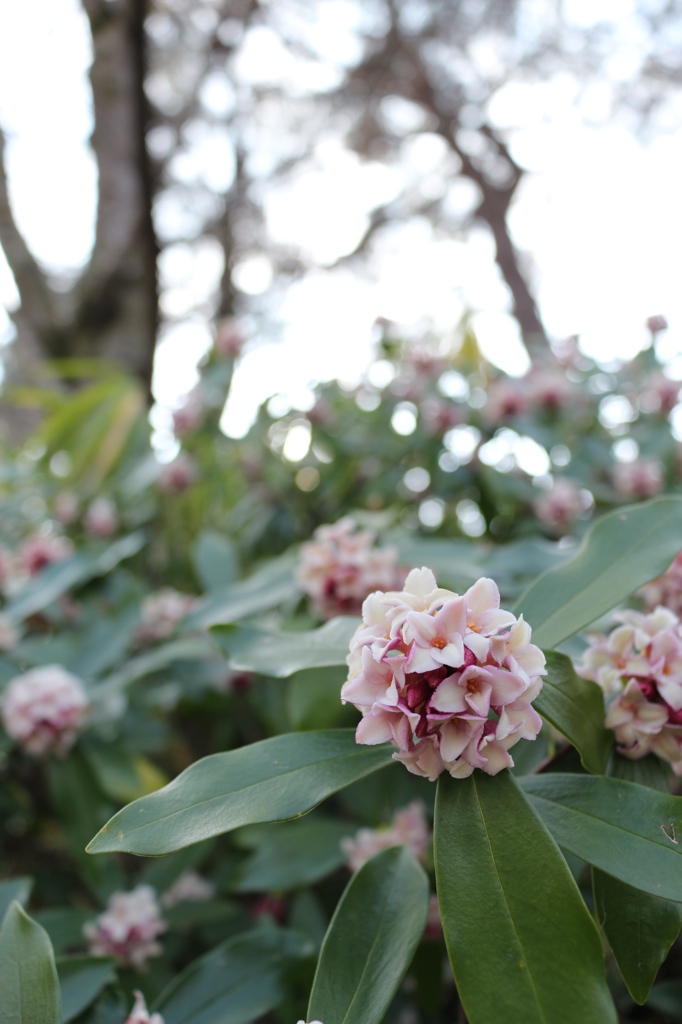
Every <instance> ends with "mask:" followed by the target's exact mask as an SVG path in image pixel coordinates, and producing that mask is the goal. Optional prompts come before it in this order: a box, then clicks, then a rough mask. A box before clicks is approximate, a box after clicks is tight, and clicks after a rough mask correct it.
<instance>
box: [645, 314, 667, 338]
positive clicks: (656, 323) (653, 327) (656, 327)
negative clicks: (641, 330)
mask: <svg viewBox="0 0 682 1024" xmlns="http://www.w3.org/2000/svg"><path fill="white" fill-rule="evenodd" d="M667 326H668V321H667V320H666V318H665V317H664V316H661V315H660V314H659V315H658V316H650V317H649V318H648V320H647V321H646V327H647V329H648V330H649V331H651V333H652V334H658V333H659V332H660V331H665V330H666V328H667Z"/></svg>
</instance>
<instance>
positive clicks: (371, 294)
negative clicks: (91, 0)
mask: <svg viewBox="0 0 682 1024" xmlns="http://www.w3.org/2000/svg"><path fill="white" fill-rule="evenodd" d="M603 3H606V5H607V7H608V4H609V0H603ZM603 3H602V5H603ZM572 4H573V7H575V10H576V17H578V16H580V10H581V9H582V8H581V3H580V2H579V0H572ZM583 7H584V4H583ZM593 9H594V4H593V3H592V2H591V3H590V11H591V12H592V16H594V11H593ZM583 13H584V12H583ZM254 59H257V55H256V58H254ZM88 60H89V41H88V35H87V30H86V25H85V19H84V17H83V15H82V11H81V10H80V5H79V3H78V2H77V0H22V2H21V3H17V2H16V0H0V123H2V125H3V127H4V129H5V131H6V132H7V134H8V136H9V139H10V145H9V147H8V170H9V176H10V185H11V189H12V196H13V201H14V205H15V209H16V216H17V220H18V223H19V226H20V228H21V230H22V231H23V232H24V234H25V237H26V238H27V240H28V242H29V244H30V246H31V248H32V250H33V251H34V253H35V254H36V255H37V256H38V258H39V259H40V261H41V262H42V263H43V264H44V265H45V266H47V267H53V268H55V269H60V270H62V271H63V270H64V269H68V268H71V269H73V270H74V271H75V270H76V269H77V268H78V267H79V266H81V265H82V264H83V262H84V261H85V260H86V259H87V257H88V253H89V250H90V247H91V244H92V234H93V224H94V211H95V201H96V172H95V167H94V163H93V160H92V158H91V155H90V153H89V150H88V145H87V138H88V134H89V131H90V128H91V121H90V113H89V109H88V91H87V85H86V76H87V66H88ZM574 93H575V87H574V85H573V84H572V83H571V80H570V79H569V78H567V77H564V78H560V79H557V80H555V81H554V82H553V83H551V84H549V85H548V86H546V87H538V86H534V87H533V88H532V89H530V88H528V87H523V86H510V87H508V89H507V90H505V92H503V93H502V94H501V95H500V96H499V97H498V99H497V100H496V106H495V109H494V113H495V117H496V119H497V121H498V122H499V123H501V124H505V125H508V126H509V127H510V128H514V127H515V126H516V125H517V124H523V125H524V127H523V128H522V129H517V130H515V132H514V134H513V136H512V138H513V148H514V153H515V155H516V157H517V159H519V160H520V162H522V164H523V165H524V166H526V167H528V168H529V169H530V170H531V172H532V173H530V174H529V175H528V178H527V180H526V181H525V182H524V185H523V188H522V189H521V192H520V194H519V197H518V200H517V202H516V205H515V207H514V210H513V213H512V228H513V232H514V236H515V239H516V241H517V243H518V245H519V246H520V247H521V248H522V249H524V250H526V251H527V252H528V253H529V254H530V255H531V257H532V261H533V264H534V265H535V267H536V278H535V290H536V294H537V296H538V299H539V304H540V307H541V310H542V314H543V318H544V321H545V323H546V325H547V327H548V330H549V331H550V333H551V334H552V335H554V336H556V337H562V336H566V335H568V334H576V333H577V334H580V335H581V337H582V344H583V348H584V349H585V350H586V351H587V352H589V353H590V354H593V355H596V356H598V357H599V358H602V359H610V358H615V357H627V356H629V355H633V354H634V353H635V352H636V351H637V350H638V349H639V347H640V346H641V345H642V343H643V342H644V340H645V337H646V334H645V330H644V328H643V323H644V320H645V319H646V318H647V317H648V316H650V315H652V314H655V313H662V314H664V315H665V316H666V317H667V319H668V321H669V323H670V331H669V334H668V340H667V343H666V350H667V353H668V354H669V356H670V357H671V358H675V357H678V359H676V363H677V366H676V367H675V369H676V370H678V375H680V376H682V288H680V280H681V279H682V273H681V272H682V247H680V244H679V239H680V238H681V237H682V203H680V200H679V182H680V180H682V133H681V132H679V131H678V132H676V133H675V134H669V135H664V136H660V137H658V138H657V139H655V140H654V141H653V142H651V143H650V144H649V145H648V146H646V147H645V146H643V145H642V144H641V143H640V142H638V141H637V140H635V139H634V138H633V137H632V136H631V135H629V134H628V132H627V131H626V130H625V129H624V128H623V127H610V128H606V129H599V130H597V129H594V128H589V127H585V126H584V124H582V123H581V120H580V118H579V116H578V113H577V112H576V110H575V107H574V104H573V100H574ZM600 102H601V100H600V96H599V95H598V93H595V95H594V97H593V104H594V109H595V114H597V113H598V108H599V103H600ZM548 115H549V116H548ZM427 148H428V147H427ZM414 158H415V160H416V161H422V165H423V169H424V173H426V172H427V171H428V162H429V159H430V158H431V157H430V156H429V153H428V152H426V151H422V152H417V153H415V154H414ZM318 163H319V164H320V167H319V168H318V169H317V170H315V171H311V174H310V176H309V177H308V178H307V179H306V180H305V181H304V182H302V183H300V184H299V185H298V186H297V187H296V188H293V189H290V190H289V191H288V192H287V193H286V194H285V195H283V196H282V197H281V198H279V199H278V198H275V199H273V200H272V201H271V203H270V208H269V214H270V218H271V222H272V227H273V231H274V232H275V233H276V234H277V235H278V236H279V237H280V238H282V239H283V240H285V239H286V238H288V237H295V238H297V239H298V240H299V241H300V240H301V239H303V240H304V242H305V244H306V246H307V247H308V248H309V250H310V251H311V252H314V253H316V254H317V255H318V256H321V257H326V258H329V257H333V256H334V255H335V254H336V253H342V252H343V251H346V250H347V249H348V248H350V247H351V246H352V243H353V239H354V237H355V234H353V232H355V233H356V234H357V233H359V231H360V230H361V229H362V222H361V219H359V215H358V213H357V204H358V199H359V197H361V202H364V203H365V205H366V208H369V207H370V206H371V204H372V202H373V201H374V200H375V198H376V197H377V196H380V195H385V194H386V191H387V190H388V191H390V188H391V182H390V181H389V180H387V178H386V173H387V172H380V171H378V170H377V169H376V168H372V167H369V168H367V167H365V168H362V167H360V166H359V164H358V162H357V160H356V159H355V158H354V157H353V156H352V155H350V154H345V153H343V152H341V151H340V148H339V147H338V145H336V146H335V145H334V143H333V142H332V143H330V144H329V145H328V146H326V148H324V149H323V150H322V152H321V158H320V160H319V161H318ZM358 225H359V226H358ZM490 253H491V242H490V240H489V238H488V236H487V235H486V234H485V233H484V232H480V233H477V234H474V236H473V237H472V238H471V240H470V241H469V242H468V243H467V244H466V245H465V244H463V243H462V242H455V241H441V242H439V243H437V244H434V242H433V238H432V235H431V232H430V230H429V229H428V228H427V226H426V225H423V226H422V227H420V225H419V224H416V225H413V226H412V227H411V228H410V233H409V237H405V233H404V232H403V233H402V234H400V233H398V234H396V236H395V238H393V239H389V240H388V241H387V242H385V243H384V245H383V252H382V257H381V258H382V262H381V274H380V278H379V280H378V282H374V281H371V282H370V281H363V280H361V279H359V278H358V277H356V276H355V275H353V274H352V273H350V272H349V271H338V272H335V273H333V274H331V273H324V272H319V273H316V274H314V275H310V276H309V277H308V278H307V279H306V280H305V281H304V282H303V283H301V284H300V285H297V286H295V287H294V288H292V289H290V291H289V292H288V293H287V294H286V296H285V297H284V298H283V300H282V307H281V316H282V321H283V330H282V337H281V338H280V339H279V340H278V341H277V342H273V343H267V344H260V345H259V344H258V339H257V338H254V339H253V341H252V343H251V346H252V347H251V348H250V350H249V351H248V353H247V355H246V356H245V358H244V359H243V361H242V363H241V365H240V367H239V371H238V378H237V380H236V381H235V386H234V388H233V395H232V399H231V402H230V406H229V408H228V413H227V417H226V427H227V428H228V430H229V432H230V433H241V432H243V431H244V430H245V429H246V427H247V426H248V423H249V421H250V419H251V417H252V416H253V414H254V412H255V409H256V407H257V405H258V404H259V403H260V402H261V401H262V400H263V399H264V398H266V397H267V396H268V395H271V394H274V393H276V392H284V393H286V394H288V395H290V396H291V397H292V401H294V402H295V401H296V400H297V397H298V399H299V400H300V401H301V402H304V401H305V389H306V386H307V385H308V384H309V383H310V382H311V381H315V380H324V379H329V378H331V377H337V376H338V377H341V378H344V379H351V378H354V377H357V376H358V375H359V374H360V373H361V372H362V371H363V369H364V368H365V367H366V365H367V362H368V360H369V357H370V351H371V350H370V335H371V325H372V323H373V321H374V320H375V318H376V316H377V315H382V316H385V317H388V318H390V319H393V320H396V321H397V322H399V323H401V324H405V325H408V326H412V327H413V328H414V329H415V330H416V329H417V328H418V327H419V325H422V326H424V327H426V328H428V327H432V328H434V329H435V331H437V332H442V333H447V331H448V330H449V329H451V328H452V325H453V324H454V323H456V321H457V319H458V317H459V316H460V314H461V312H462V311H463V310H464V309H465V308H472V309H474V310H477V311H478V313H477V316H476V319H475V321H474V323H475V326H476V328H477V330H478V333H479V337H480V341H481V344H482V347H483V349H484V351H485V352H486V354H487V355H489V357H490V358H492V359H493V360H494V361H495V362H497V363H498V364H499V365H501V366H502V367H503V368H504V369H506V370H508V371H509V372H511V373H517V374H519V373H522V372H523V371H524V370H525V369H526V365H527V364H526V360H525V356H524V353H523V351H522V350H521V348H520V346H519V343H518V340H517V332H516V329H515V326H514V322H513V321H512V320H511V319H510V317H509V316H508V315H507V314H506V312H505V309H506V303H507V296H506V290H505V288H504V287H503V286H502V285H501V282H500V280H499V277H498V275H497V273H496V271H495V270H494V268H493V265H492V261H491V257H490ZM215 274H216V261H215V258H214V254H212V253H211V252H210V251H209V250H207V251H206V252H205V253H203V254H201V257H200V259H199V260H195V259H192V260H190V259H188V258H187V255H186V253H185V254H183V250H182V246H179V247H174V249H173V250H172V251H169V253H168V255H167V258H166V262H165V265H164V264H162V280H165V281H166V283H167V289H166V292H165V295H164V303H165V304H166V305H167V308H169V309H171V310H174V311H176V312H177V311H181V310H182V309H183V308H184V306H185V305H191V300H192V298H193V296H194V295H195V294H196V292H197V290H199V291H200V290H201V289H202V287H203V288H205V287H206V284H207V282H210V281H211V280H212V278H214V277H215ZM241 283H242V284H243V286H244V288H245V290H251V291H252V292H253V293H258V292H259V291H260V290H262V289H263V287H264V286H267V284H268V269H267V267H266V266H263V265H260V264H258V262H255V263H253V265H251V266H248V265H247V266H245V267H243V268H242V282H241ZM16 301H17V296H16V290H15V288H14V285H13V282H12V278H11V274H9V271H8V269H7V267H6V265H5V264H4V261H3V260H2V259H1V257H0V334H1V333H2V331H3V329H4V330H5V331H6V329H7V318H6V316H5V314H4V312H3V309H2V306H5V307H7V308H8V309H10V310H11V309H12V308H13V307H14V306H15V305H16ZM208 343H209V340H208V333H207V329H206V326H205V325H204V324H202V323H199V322H197V321H193V320H192V319H191V318H190V319H189V320H188V321H186V322H185V323H183V324H180V325H179V326H177V327H175V328H174V329H173V330H172V331H169V332H168V334H167V336H166V338H165V340H164V342H163V344H162V345H161V347H160V351H159V354H158V359H157V370H156V377H155V391H156V395H157V399H158V400H159V402H160V404H161V405H172V404H173V403H174V402H175V401H176V400H177V398H178V395H179V394H180V393H181V392H183V391H185V390H186V388H187V383H188V380H189V379H191V377H192V374H193V372H194V367H195V365H196V361H197V359H198V358H199V357H200V355H201V354H202V352H203V351H204V350H205V349H206V346H207V345H208Z"/></svg>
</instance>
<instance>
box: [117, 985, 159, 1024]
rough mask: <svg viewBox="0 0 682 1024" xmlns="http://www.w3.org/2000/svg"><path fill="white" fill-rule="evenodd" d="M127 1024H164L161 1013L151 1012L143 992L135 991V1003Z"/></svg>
mask: <svg viewBox="0 0 682 1024" xmlns="http://www.w3.org/2000/svg"><path fill="white" fill-rule="evenodd" d="M125 1024H163V1017H162V1016H161V1014H160V1013H152V1014H150V1013H149V1010H148V1009H147V1004H146V1002H145V998H144V996H143V995H142V993H141V992H136V993H135V1005H134V1006H133V1009H132V1012H131V1014H130V1016H129V1017H128V1019H127V1020H126V1022H125Z"/></svg>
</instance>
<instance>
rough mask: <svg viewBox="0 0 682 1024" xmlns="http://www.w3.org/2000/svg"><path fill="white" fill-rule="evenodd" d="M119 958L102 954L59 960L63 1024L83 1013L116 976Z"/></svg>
mask: <svg viewBox="0 0 682 1024" xmlns="http://www.w3.org/2000/svg"><path fill="white" fill-rule="evenodd" d="M115 965H116V961H115V960H113V959H110V958H107V957H101V956H69V957H63V958H61V959H59V960H58V961H57V973H58V975H59V984H60V986H61V990H62V1020H63V1024H68V1022H69V1021H71V1020H73V1019H74V1017H77V1016H78V1014H79V1013H82V1012H83V1010H85V1009H86V1008H87V1007H88V1006H89V1005H90V1003H92V1002H93V1001H94V1000H95V999H96V998H97V996H98V995H99V994H100V992H101V991H102V989H103V988H104V986H105V985H108V984H109V983H110V982H112V981H113V980H114V979H115V977H116V971H115Z"/></svg>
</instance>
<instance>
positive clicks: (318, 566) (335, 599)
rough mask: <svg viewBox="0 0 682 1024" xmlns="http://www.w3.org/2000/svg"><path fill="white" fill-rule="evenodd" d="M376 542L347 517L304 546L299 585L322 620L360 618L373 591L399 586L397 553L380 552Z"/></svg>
mask: <svg viewBox="0 0 682 1024" xmlns="http://www.w3.org/2000/svg"><path fill="white" fill-rule="evenodd" d="M375 540H376V534H375V533H374V532H373V531H372V530H357V529H356V525H355V523H354V521H353V519H352V518H351V517H350V516H347V517H346V518H344V519H340V520H339V522H338V523H334V525H333V526H320V527H319V528H318V529H317V530H315V533H314V534H313V539H312V540H310V541H308V542H307V543H305V544H302V545H301V559H300V563H299V568H298V573H297V578H298V582H299V585H300V586H301V589H302V590H303V591H304V593H306V594H307V595H308V597H309V598H310V599H311V602H312V606H313V610H314V612H315V614H316V615H318V616H319V617H320V618H321V619H331V618H333V617H334V616H335V615H356V614H359V612H360V609H361V608H362V602H363V601H364V599H365V598H366V597H367V595H368V594H370V593H371V592H372V591H373V590H376V589H377V588H378V587H386V588H388V587H393V586H396V585H397V584H398V580H399V575H400V572H399V569H398V564H397V561H398V556H397V554H396V551H395V549H394V548H378V547H376V546H375Z"/></svg>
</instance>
